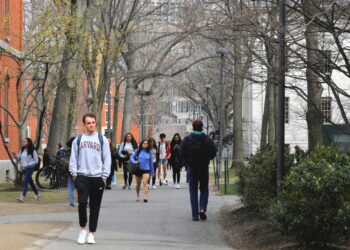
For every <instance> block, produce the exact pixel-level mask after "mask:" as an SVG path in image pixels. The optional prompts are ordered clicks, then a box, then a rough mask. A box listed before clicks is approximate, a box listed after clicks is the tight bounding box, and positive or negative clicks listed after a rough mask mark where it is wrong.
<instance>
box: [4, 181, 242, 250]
mask: <svg viewBox="0 0 350 250" xmlns="http://www.w3.org/2000/svg"><path fill="white" fill-rule="evenodd" d="M135 196H136V195H135V187H132V189H131V190H122V188H121V185H117V186H113V189H112V190H108V191H105V193H104V197H103V202H102V206H101V211H100V218H99V225H98V229H97V233H96V235H95V239H96V244H95V245H89V246H80V245H77V244H76V238H77V236H78V232H79V224H78V213H62V214H41V215H31V216H28V215H27V216H26V215H23V216H18V215H16V216H6V217H0V223H11V222H25V221H70V222H73V224H72V227H71V228H70V229H68V230H67V231H66V232H64V233H62V234H61V235H60V236H59V237H58V238H57V239H55V240H54V241H53V242H51V243H50V244H49V245H48V246H47V247H45V248H44V249H48V250H56V249H57V250H62V249H67V250H68V249H86V248H87V249H104V250H105V249H118V250H119V249H120V250H124V249H128V250H129V249H132V250H137V249H201V250H205V249H208V250H209V249H210V250H212V249H215V250H219V249H220V250H221V249H222V250H223V249H232V247H231V246H229V245H228V244H227V242H226V234H225V231H224V230H223V228H222V227H221V225H220V223H219V221H218V220H219V216H220V214H219V210H220V208H222V207H223V206H225V205H232V204H234V203H238V202H239V200H238V199H237V197H234V196H215V195H213V194H212V193H211V194H210V197H209V207H208V213H207V214H208V220H207V221H205V222H203V221H199V222H193V221H192V220H191V210H190V203H189V194H188V185H187V184H182V185H181V189H174V188H172V186H169V187H164V186H163V187H158V188H157V189H156V190H151V191H150V196H149V202H148V203H144V202H135ZM141 198H142V196H141Z"/></svg>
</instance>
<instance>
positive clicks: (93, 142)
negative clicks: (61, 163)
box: [69, 133, 111, 179]
mask: <svg viewBox="0 0 350 250" xmlns="http://www.w3.org/2000/svg"><path fill="white" fill-rule="evenodd" d="M77 141H78V137H77V138H75V140H74V141H73V143H72V152H71V156H70V160H69V172H70V173H71V175H72V176H77V175H84V176H87V177H102V178H104V179H107V177H108V176H109V173H110V171H111V151H110V149H109V142H108V140H107V138H106V137H104V136H103V148H102V154H101V144H100V141H99V139H98V133H94V134H92V135H88V134H83V135H82V137H81V141H80V145H79V149H78V142H77ZM102 158H103V159H102Z"/></svg>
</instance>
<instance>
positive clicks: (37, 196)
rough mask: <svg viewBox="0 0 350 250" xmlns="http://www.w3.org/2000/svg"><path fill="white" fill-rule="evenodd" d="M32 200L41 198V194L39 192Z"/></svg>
mask: <svg viewBox="0 0 350 250" xmlns="http://www.w3.org/2000/svg"><path fill="white" fill-rule="evenodd" d="M32 200H35V201H37V200H40V195H39V194H37V195H34V197H33V198H32Z"/></svg>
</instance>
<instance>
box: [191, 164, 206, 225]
mask: <svg viewBox="0 0 350 250" xmlns="http://www.w3.org/2000/svg"><path fill="white" fill-rule="evenodd" d="M187 172H188V180H189V187H190V200H191V208H192V218H198V213H199V211H200V210H204V211H207V206H208V198H209V187H208V185H209V168H208V166H204V168H203V169H200V171H198V172H197V171H194V170H193V168H191V167H188V168H187ZM198 183H199V191H200V197H199V204H198ZM198 206H199V209H198Z"/></svg>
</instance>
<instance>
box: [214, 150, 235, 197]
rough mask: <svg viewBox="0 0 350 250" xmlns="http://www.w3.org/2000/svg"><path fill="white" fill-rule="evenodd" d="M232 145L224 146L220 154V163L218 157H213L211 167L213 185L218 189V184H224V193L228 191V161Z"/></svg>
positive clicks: (230, 158)
mask: <svg viewBox="0 0 350 250" xmlns="http://www.w3.org/2000/svg"><path fill="white" fill-rule="evenodd" d="M230 148H231V149H232V147H224V148H223V154H222V161H221V164H220V159H218V158H215V159H214V160H213V168H214V180H215V186H216V187H217V188H218V189H219V190H220V185H222V184H223V185H224V194H227V193H228V192H227V191H228V190H227V189H228V186H229V184H230V176H229V169H230V161H231V160H232V157H231V156H232V150H230Z"/></svg>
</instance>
